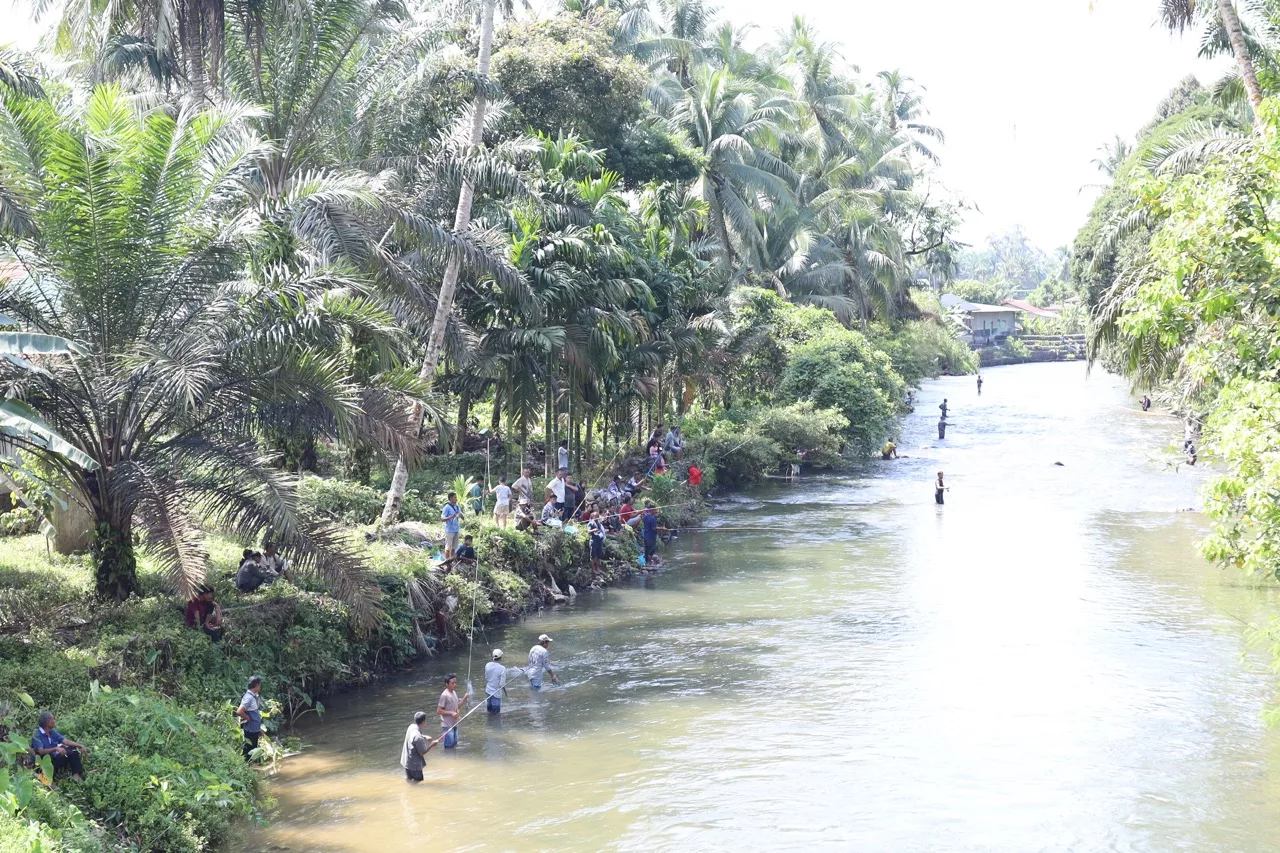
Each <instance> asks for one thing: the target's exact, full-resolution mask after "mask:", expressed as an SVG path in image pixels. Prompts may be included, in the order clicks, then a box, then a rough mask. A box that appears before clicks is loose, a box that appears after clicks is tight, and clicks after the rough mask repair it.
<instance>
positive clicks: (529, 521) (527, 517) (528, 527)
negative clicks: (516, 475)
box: [516, 495, 538, 533]
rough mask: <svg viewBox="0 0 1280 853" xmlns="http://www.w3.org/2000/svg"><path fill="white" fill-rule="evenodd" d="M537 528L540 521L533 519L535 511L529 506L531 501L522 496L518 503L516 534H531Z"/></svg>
mask: <svg viewBox="0 0 1280 853" xmlns="http://www.w3.org/2000/svg"><path fill="white" fill-rule="evenodd" d="M537 526H538V520H537V519H536V518H534V517H533V509H532V508H531V507H530V506H529V499H528V498H526V497H525V496H524V495H521V496H520V499H519V501H518V502H517V503H516V532H517V533H531V532H533V530H534V529H535V528H536V527H537Z"/></svg>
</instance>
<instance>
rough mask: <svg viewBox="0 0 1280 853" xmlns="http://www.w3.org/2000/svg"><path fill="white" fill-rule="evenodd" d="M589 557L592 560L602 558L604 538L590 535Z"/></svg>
mask: <svg viewBox="0 0 1280 853" xmlns="http://www.w3.org/2000/svg"><path fill="white" fill-rule="evenodd" d="M591 558H592V559H593V560H603V559H604V539H602V538H600V537H599V536H592V537H591Z"/></svg>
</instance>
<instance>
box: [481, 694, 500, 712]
mask: <svg viewBox="0 0 1280 853" xmlns="http://www.w3.org/2000/svg"><path fill="white" fill-rule="evenodd" d="M485 707H486V708H488V709H489V713H490V714H496V713H498V712H499V711H501V710H502V697H501V696H490V697H489V701H488V702H486V703H485Z"/></svg>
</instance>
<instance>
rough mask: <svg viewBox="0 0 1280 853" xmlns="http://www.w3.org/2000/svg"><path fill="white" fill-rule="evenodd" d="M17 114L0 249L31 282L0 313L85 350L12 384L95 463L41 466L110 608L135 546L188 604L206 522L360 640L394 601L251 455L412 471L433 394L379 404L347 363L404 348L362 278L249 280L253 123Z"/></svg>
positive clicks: (3, 162) (321, 271) (36, 107)
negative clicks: (337, 614) (85, 547)
mask: <svg viewBox="0 0 1280 853" xmlns="http://www.w3.org/2000/svg"><path fill="white" fill-rule="evenodd" d="M3 94H4V97H3V109H0V134H3V136H4V138H5V139H6V140H8V141H9V142H8V144H6V145H5V146H0V190H2V191H0V196H3V197H4V198H5V199H6V203H7V205H8V207H9V209H10V214H11V215H9V216H6V217H3V218H2V219H3V221H2V222H0V232H3V237H4V240H5V244H6V246H7V247H8V251H9V252H10V253H11V255H12V259H13V260H14V261H15V262H16V263H17V264H18V265H19V267H20V269H21V270H22V273H21V274H20V275H19V276H17V277H15V278H14V279H12V280H10V281H9V282H8V283H7V284H6V285H5V286H4V288H3V290H0V311H3V312H4V313H5V314H6V315H7V316H9V317H10V318H12V319H13V320H14V322H15V323H16V324H18V325H19V326H20V327H21V328H22V329H23V330H26V331H31V332H34V333H38V334H45V335H52V336H57V337H59V338H63V339H66V340H68V341H72V342H74V344H75V348H74V349H73V350H71V351H69V352H68V353H66V354H65V355H63V356H59V357H57V358H50V359H43V358H42V359H41V360H40V361H39V362H38V364H37V366H38V367H39V368H40V369H39V370H36V371H32V370H24V369H22V368H20V367H18V366H17V365H14V364H12V362H6V363H4V364H3V365H0V370H3V374H2V375H0V381H3V382H4V383H5V387H6V389H7V394H8V396H9V397H10V398H11V399H12V400H16V401H21V402H23V403H25V404H26V405H28V406H29V407H30V408H31V409H32V410H34V412H36V413H38V414H39V416H40V418H41V419H42V422H43V423H45V424H47V425H48V426H49V428H51V429H52V430H55V431H56V432H57V433H58V434H60V435H62V436H64V437H65V439H66V441H67V442H69V443H70V444H71V445H72V446H73V447H74V448H75V449H76V450H77V451H78V452H79V453H81V454H83V455H84V456H85V457H87V458H88V460H90V464H87V465H81V464H74V463H73V462H69V461H68V460H67V458H66V457H65V456H63V455H61V454H57V453H53V452H49V450H48V449H46V448H40V447H32V448H31V449H33V450H34V451H35V452H36V453H37V454H38V455H40V456H41V457H43V459H44V460H45V461H46V462H47V463H48V464H49V465H50V466H51V467H53V468H54V469H55V470H57V471H58V472H59V473H60V475H61V476H62V477H63V478H65V480H66V482H67V483H68V484H69V488H70V490H71V492H72V494H73V495H74V496H75V498H76V499H77V500H79V501H81V502H82V503H83V504H84V505H85V507H86V508H87V509H88V510H89V512H90V513H91V515H92V517H93V519H94V523H95V528H94V530H93V537H92V542H93V555H94V567H95V582H96V587H97V590H98V592H99V593H100V594H101V595H103V596H105V597H110V598H115V599H123V598H125V597H127V596H128V595H130V594H131V593H133V592H135V591H136V590H137V588H138V581H137V558H136V554H135V551H134V537H135V535H137V536H139V537H140V538H141V541H142V542H143V545H144V547H145V548H146V549H147V550H148V552H150V553H151V554H152V555H153V556H154V557H155V559H156V560H157V561H158V563H159V564H160V565H161V566H162V567H163V568H164V569H165V570H166V572H167V574H168V577H169V580H170V583H171V584H172V586H173V587H174V588H175V589H177V590H178V591H180V592H183V593H189V592H190V591H191V590H192V588H193V587H194V586H195V585H196V584H198V583H199V582H200V581H201V579H202V578H203V573H204V567H205V563H206V556H207V555H206V552H205V549H204V546H203V534H202V528H201V523H200V520H201V519H209V520H213V521H216V522H218V523H220V524H222V525H225V526H226V528H227V529H232V530H236V531H238V532H241V533H244V534H247V535H252V534H255V533H258V532H261V531H264V530H270V531H271V532H272V535H273V536H274V537H275V538H277V539H279V540H281V541H282V542H285V543H288V544H289V545H290V546H291V547H292V548H294V549H295V552H296V554H297V559H296V560H295V564H296V565H297V566H298V567H299V568H300V569H302V570H304V571H305V570H310V571H313V572H315V573H317V574H318V575H320V576H322V577H324V578H326V579H327V580H328V581H329V582H331V583H332V585H333V586H334V589H335V591H336V592H337V593H338V594H339V595H340V596H342V597H343V598H344V599H345V600H347V601H348V602H349V603H350V604H351V606H352V607H353V612H354V614H355V615H356V616H357V617H358V618H360V619H362V620H364V621H366V623H367V621H368V620H369V619H371V618H373V617H374V616H375V615H376V613H377V601H378V599H379V597H380V593H379V592H378V591H377V590H376V588H375V587H374V586H373V585H372V584H371V583H369V582H368V581H367V579H366V574H365V567H364V565H363V563H362V561H361V560H360V559H359V558H358V557H357V556H356V555H355V553H354V552H353V551H352V550H351V548H350V547H349V545H348V543H347V541H346V539H345V537H344V535H343V534H342V533H341V532H340V531H339V530H338V529H337V528H335V527H332V526H329V525H327V524H323V523H317V522H315V521H313V520H311V519H309V518H307V517H305V516H304V515H303V514H302V513H301V512H300V510H299V507H298V501H297V493H296V484H295V481H294V480H293V478H292V477H290V476H289V475H286V474H282V473H281V472H280V471H279V470H278V469H277V468H276V467H274V465H273V464H272V460H271V459H270V458H268V457H267V456H266V455H265V454H263V453H262V452H260V451H259V449H258V443H257V440H256V439H257V437H258V436H259V435H260V434H261V433H262V431H263V430H264V429H265V428H268V427H270V426H271V425H273V424H277V423H280V422H281V421H291V422H295V423H301V424H305V425H306V427H307V429H309V430H313V431H315V432H316V433H317V434H319V435H321V436H330V437H349V436H354V435H356V434H361V435H365V436H376V437H378V438H380V439H381V440H382V441H383V443H384V445H385V446H387V447H388V449H389V450H391V451H393V452H412V449H413V446H414V445H413V443H412V441H411V439H410V438H409V423H408V422H407V419H406V418H405V417H404V413H405V411H406V398H405V394H404V392H406V391H407V392H409V393H411V394H414V395H420V394H419V392H420V390H421V389H419V388H418V386H417V384H416V382H415V381H414V380H413V378H412V374H410V375H409V376H408V377H405V376H404V375H400V376H391V375H388V376H387V377H386V382H385V384H384V385H383V386H382V388H381V389H380V390H377V389H372V388H368V387H363V386H361V385H360V384H358V383H357V382H355V381H354V380H353V375H352V371H351V370H350V368H349V365H348V364H347V363H346V362H345V361H344V359H343V358H342V356H341V353H342V351H343V350H344V349H345V348H347V347H348V346H349V345H350V342H351V341H352V340H354V339H356V338H363V339H364V340H366V341H368V342H370V343H371V345H373V346H377V347H380V348H381V349H382V350H383V351H384V352H385V354H386V357H387V358H392V357H393V355H394V353H395V352H396V351H397V350H399V351H403V349H404V346H403V343H402V342H398V341H397V337H398V333H397V330H396V327H395V324H394V320H393V318H392V317H391V316H390V315H389V314H387V313H386V312H385V311H384V310H383V309H382V308H381V307H380V305H379V303H378V301H377V300H374V299H371V298H369V295H368V288H367V287H366V286H365V285H364V283H363V282H362V281H361V280H360V279H359V278H357V277H354V276H352V275H351V274H350V270H349V268H345V269H344V268H341V267H325V266H317V265H310V266H303V267H291V266H288V265H284V264H273V265H270V266H268V267H265V268H263V269H260V270H255V269H253V268H252V267H251V266H249V265H247V264H246V262H245V258H246V255H247V254H249V253H250V251H251V250H252V247H253V246H254V245H255V242H256V241H257V240H258V239H260V237H261V234H262V230H263V220H262V217H261V216H260V215H259V211H258V209H257V208H255V207H254V205H253V204H252V201H253V197H252V195H251V193H250V192H249V190H248V189H247V187H248V185H249V184H250V183H251V180H250V179H251V176H252V175H253V174H254V172H255V167H256V164H257V163H258V162H260V160H261V158H262V156H263V155H264V154H265V153H266V149H265V148H264V146H263V143H262V142H261V140H260V139H259V138H258V137H256V136H255V135H254V134H253V133H252V132H251V130H250V129H249V121H250V117H251V116H252V115H253V111H252V110H251V109H249V108H246V107H242V106H227V107H222V108H218V109H212V110H206V111H201V110H197V109H194V108H184V109H181V110H178V111H177V112H176V113H170V112H168V111H163V110H162V111H154V112H139V111H137V109H136V108H135V106H134V101H132V100H131V99H129V98H128V97H126V96H125V95H124V94H122V93H121V92H120V91H119V90H117V89H115V88H113V87H111V86H100V87H97V88H95V89H94V90H92V91H91V92H90V93H89V94H88V96H87V98H85V99H84V100H83V106H82V107H67V108H65V109H64V111H62V112H60V111H59V109H58V108H56V107H55V106H54V105H53V104H52V103H50V102H49V101H47V100H43V99H40V98H33V97H29V96H26V95H23V94H20V93H17V92H13V91H7V92H4V93H3ZM28 446H30V445H29V444H28Z"/></svg>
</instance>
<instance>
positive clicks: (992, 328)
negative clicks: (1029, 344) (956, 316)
mask: <svg viewBox="0 0 1280 853" xmlns="http://www.w3.org/2000/svg"><path fill="white" fill-rule="evenodd" d="M939 301H940V302H941V304H942V306H943V307H944V308H947V309H952V308H954V309H955V310H958V311H959V312H960V313H962V314H963V315H964V318H965V321H964V324H965V327H966V328H967V329H968V330H969V334H968V335H967V337H968V338H969V341H968V342H969V343H970V344H973V345H974V346H988V345H990V344H998V343H1001V342H1002V341H1004V339H1005V338H1007V337H1009V336H1010V335H1012V334H1016V333H1017V331H1018V317H1019V315H1021V314H1022V313H1023V312H1022V310H1021V309H1019V308H1016V307H1014V306H1012V305H1008V304H1006V305H983V304H982V303H981V302H967V301H965V300H964V299H961V298H960V297H958V296H956V295H955V294H953V293H946V294H943V296H942V298H941V299H940V300H939Z"/></svg>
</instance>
